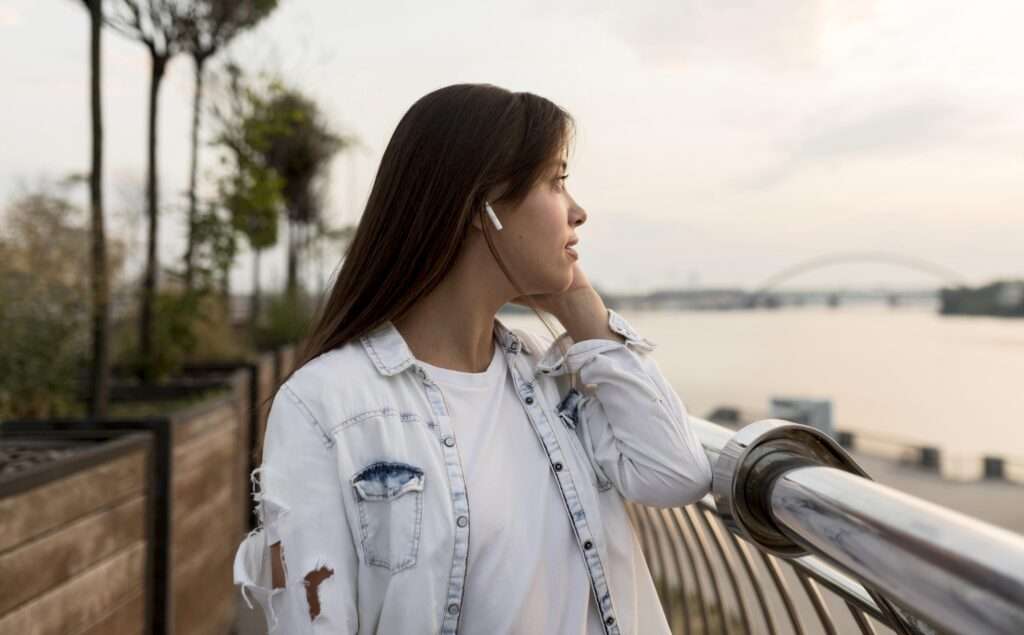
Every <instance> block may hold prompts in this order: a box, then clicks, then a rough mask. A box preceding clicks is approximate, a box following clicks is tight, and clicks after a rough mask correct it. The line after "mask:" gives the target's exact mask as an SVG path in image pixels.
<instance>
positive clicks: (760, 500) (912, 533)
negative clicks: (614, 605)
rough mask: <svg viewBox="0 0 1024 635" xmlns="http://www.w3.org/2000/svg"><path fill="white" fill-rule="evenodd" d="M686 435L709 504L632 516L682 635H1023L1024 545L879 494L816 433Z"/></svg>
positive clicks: (795, 429)
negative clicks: (697, 449)
mask: <svg viewBox="0 0 1024 635" xmlns="http://www.w3.org/2000/svg"><path fill="white" fill-rule="evenodd" d="M691 422H692V423H693V425H694V426H695V428H696V430H697V433H698V436H700V438H701V441H702V443H703V444H704V448H705V451H706V452H707V454H708V458H709V459H710V460H711V463H712V465H713V466H714V471H715V476H714V485H713V488H712V489H713V491H712V494H713V495H708V496H706V497H705V498H704V499H703V500H701V501H700V502H698V503H696V504H694V505H690V506H688V507H685V508H674V509H659V508H653V507H646V506H643V505H639V504H636V503H632V502H628V503H627V505H626V508H627V511H628V512H629V514H630V517H631V519H632V521H633V524H634V526H635V527H636V530H637V535H638V537H639V540H640V543H641V547H642V549H643V551H644V554H645V556H646V558H647V562H648V564H649V566H650V569H651V574H652V576H653V578H654V580H655V583H656V586H657V589H658V594H659V597H660V598H661V600H662V604H663V606H664V607H665V612H666V615H667V616H668V618H669V623H670V625H671V627H672V632H673V633H677V634H683V633H685V634H701V635H703V634H707V635H714V634H719V633H720V634H722V635H740V634H747V633H767V634H775V633H794V634H796V635H805V634H806V635H811V634H816V633H826V634H829V635H831V634H844V633H865V634H869V635H875V634H876V633H897V634H900V635H916V634H919V633H955V634H961V633H962V634H964V635H986V634H1007V635H1019V634H1024V536H1020V535H1018V534H1015V533H1012V532H1009V531H1006V530H1003V529H999V528H996V527H993V526H991V525H988V524H986V523H982V522H980V521H978V520H975V519H973V518H970V517H968V516H964V515H962V514H958V513H956V512H953V511H950V510H948V509H945V508H943V507H940V506H938V505H934V504H932V503H928V502H925V501H922V500H920V499H917V498H914V497H912V496H908V495H907V494H904V493H902V492H899V491H897V490H894V489H891V488H888V487H885V486H882V485H880V484H878V483H875V482H873V481H871V480H870V478H869V477H867V475H866V474H864V473H863V471H861V470H860V468H859V467H858V466H857V465H856V463H855V462H854V461H853V460H852V459H850V457H849V455H847V454H846V452H845V451H844V450H843V449H842V448H841V447H840V446H839V445H838V444H836V443H835V442H834V441H832V439H831V438H829V437H828V436H827V435H825V434H823V433H821V432H819V431H817V430H815V429H814V428H810V427H809V426H804V425H800V424H794V423H790V422H785V421H780V420H766V421H760V422H757V423H753V424H750V425H749V426H746V427H745V428H742V429H741V430H739V431H738V432H735V433H734V432H733V431H732V430H729V429H727V428H724V427H722V426H719V425H716V424H714V423H710V422H708V421H704V420H702V419H697V418H691ZM1021 507H1022V510H1024V500H1022V501H1021Z"/></svg>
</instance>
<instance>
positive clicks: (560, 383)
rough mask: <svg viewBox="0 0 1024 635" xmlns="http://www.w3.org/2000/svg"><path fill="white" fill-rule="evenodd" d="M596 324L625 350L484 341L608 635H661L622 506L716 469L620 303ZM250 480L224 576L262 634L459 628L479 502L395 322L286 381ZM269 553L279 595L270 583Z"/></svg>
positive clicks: (653, 499) (437, 402) (669, 492)
mask: <svg viewBox="0 0 1024 635" xmlns="http://www.w3.org/2000/svg"><path fill="white" fill-rule="evenodd" d="M608 325H609V327H610V328H611V329H612V330H613V331H614V332H616V333H618V334H620V335H622V336H623V338H624V340H625V341H624V343H623V342H622V341H612V340H606V339H591V340H584V341H581V342H574V341H573V340H572V339H571V338H570V336H569V334H568V333H563V334H562V335H561V336H560V337H559V338H558V341H554V342H553V341H552V340H551V338H550V337H538V336H536V335H533V334H531V333H528V332H526V331H523V330H519V329H516V330H512V329H510V328H508V327H506V326H505V324H504V323H502V322H501V320H499V319H496V320H495V326H494V330H495V336H496V342H497V344H498V345H500V346H501V350H502V354H503V355H505V359H506V361H507V362H508V369H509V372H510V373H511V374H512V380H513V384H514V386H515V388H516V392H517V394H518V396H519V398H520V401H521V402H522V406H523V409H524V410H525V412H526V414H527V416H528V419H529V421H530V424H531V426H532V428H533V430H534V432H535V433H536V435H537V437H538V439H539V441H540V442H541V444H542V445H543V448H544V450H545V452H546V454H547V457H548V462H549V464H550V470H551V477H552V478H553V479H555V481H556V482H557V484H558V487H559V489H560V491H561V494H562V498H563V501H564V503H565V511H566V514H567V515H568V518H569V521H570V526H571V527H572V530H573V532H574V534H575V537H576V542H577V544H578V546H579V553H580V557H581V558H582V559H583V560H584V563H585V565H586V568H587V573H588V577H589V580H590V589H591V593H592V594H593V598H594V600H595V602H596V604H597V606H598V607H599V609H598V610H599V612H600V614H601V617H602V619H603V623H604V627H605V632H606V633H608V634H609V635H616V634H620V633H621V634H629V635H633V634H642V635H648V634H650V633H668V632H669V630H668V626H667V624H666V621H665V616H664V613H663V611H662V609H661V606H660V604H659V603H658V599H657V595H656V593H655V590H654V586H653V583H652V580H651V575H650V571H649V569H648V567H647V563H646V562H645V560H644V557H643V554H642V552H641V551H640V545H639V543H638V541H637V538H636V536H635V534H634V531H633V527H632V525H631V523H630V520H629V516H628V515H627V512H626V509H625V506H624V500H623V499H630V500H633V501H636V502H639V503H642V504H645V505H649V506H654V507H676V506H683V505H688V504H690V503H693V502H695V501H697V500H699V499H700V498H702V497H703V496H704V495H705V494H706V493H707V492H708V491H709V489H710V485H711V467H710V465H709V463H708V459H707V457H706V455H705V454H704V452H703V450H702V448H701V445H700V442H699V441H698V439H697V437H696V435H695V433H694V431H693V430H692V428H691V426H690V425H689V423H688V421H687V413H686V410H685V407H684V405H683V403H682V401H681V400H680V399H679V396H678V395H677V394H676V392H675V391H674V390H673V389H672V387H671V386H670V385H669V384H668V382H667V381H666V380H665V378H664V377H663V376H662V374H661V372H660V370H659V368H658V366H657V364H656V363H655V361H654V359H653V357H651V356H650V352H651V351H652V350H654V348H655V343H654V342H652V341H651V340H649V339H647V338H645V337H643V336H641V335H640V334H639V333H637V332H636V331H635V330H634V328H633V327H632V326H631V325H630V324H629V323H628V322H627V321H626V320H625V318H623V317H622V316H621V315H619V314H618V313H617V312H615V311H614V310H610V309H609V311H608ZM560 343H561V344H566V345H568V349H567V353H566V354H565V355H564V356H563V355H562V354H561V350H560V348H559V346H558V345H559V344H560ZM570 372H578V373H579V380H580V381H579V384H581V385H580V386H579V387H578V388H576V389H570V385H569V375H568V374H569V373H570ZM509 478H515V475H514V474H509ZM257 481H258V485H259V488H258V490H259V491H254V499H255V501H256V503H257V505H256V509H257V514H258V517H259V520H260V523H259V527H258V528H257V529H256V530H254V531H253V532H251V533H250V534H249V535H248V536H247V537H246V538H245V539H244V540H243V542H242V544H241V545H240V546H239V548H238V551H237V553H236V556H235V563H234V579H235V583H236V584H239V585H241V590H242V595H243V597H244V598H245V600H246V601H247V602H248V603H249V605H250V607H251V606H252V603H251V602H252V600H255V601H256V602H257V603H259V604H260V605H261V606H262V608H263V610H264V613H265V615H266V618H267V622H268V627H269V630H270V632H271V633H288V634H290V635H294V634H301V633H357V634H360V635H361V634H369V633H402V634H405V633H441V634H444V635H449V634H455V633H459V632H460V630H459V616H460V612H461V608H462V600H463V590H464V588H465V586H466V570H467V564H468V563H467V560H468V553H469V541H470V540H471V539H472V530H473V522H472V520H473V516H472V512H473V508H472V506H471V504H470V501H469V493H468V492H467V488H466V483H465V480H464V476H463V469H462V462H461V457H460V455H459V445H458V440H457V439H456V438H455V435H454V433H453V428H452V423H451V421H450V419H449V416H448V411H447V408H446V405H445V397H444V393H443V392H442V390H441V388H440V386H439V385H438V384H436V383H434V382H433V381H432V380H431V378H430V375H429V373H428V372H427V371H426V369H425V368H424V367H423V366H422V365H420V364H419V363H418V362H417V360H416V359H415V357H413V355H412V352H411V351H410V350H409V347H408V346H407V344H406V342H405V340H404V339H403V337H402V336H401V334H400V333H399V331H398V330H397V329H396V328H395V327H394V325H393V324H392V323H391V322H385V323H384V324H383V325H382V326H380V327H378V328H376V329H375V330H373V331H372V332H370V333H368V334H366V335H364V336H363V337H361V338H359V340H358V341H352V342H349V343H348V344H346V345H344V346H342V347H340V348H338V349H335V350H333V351H330V352H328V353H325V354H323V355H321V356H319V357H317V358H316V359H314V360H312V361H310V362H309V363H307V364H306V365H304V366H303V367H302V368H300V369H299V370H298V371H296V372H295V373H294V374H293V375H292V376H291V378H290V379H289V380H288V381H287V382H286V383H285V384H284V385H283V386H282V387H281V388H280V390H279V391H278V392H277V394H276V395H275V398H274V401H273V405H272V407H271V410H270V415H269V419H268V423H267V430H266V436H265V440H264V453H263V462H262V465H261V466H260V467H259V468H257V469H256V470H255V471H254V473H253V482H254V485H255V484H257ZM532 511H533V510H530V509H523V510H521V513H522V516H523V522H529V516H530V514H531V512H532ZM277 542H280V544H281V552H282V560H283V561H284V571H285V586H284V588H273V585H272V584H271V564H270V546H271V545H273V544H275V543H277ZM495 591H496V592H500V589H498V588H496V589H495Z"/></svg>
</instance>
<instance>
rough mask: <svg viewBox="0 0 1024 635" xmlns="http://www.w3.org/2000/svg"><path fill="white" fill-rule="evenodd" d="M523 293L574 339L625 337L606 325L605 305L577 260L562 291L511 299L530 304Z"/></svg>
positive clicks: (615, 339)
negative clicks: (571, 277)
mask: <svg viewBox="0 0 1024 635" xmlns="http://www.w3.org/2000/svg"><path fill="white" fill-rule="evenodd" d="M525 297H529V298H530V299H531V300H533V301H534V302H535V303H536V304H537V306H538V307H539V308H541V309H543V310H544V311H547V312H548V313H550V314H552V315H554V316H555V317H556V318H558V321H559V322H561V323H562V326H563V327H565V330H566V332H568V333H569V336H570V337H572V339H573V341H574V342H582V341H584V340H590V339H606V340H612V341H616V342H624V341H625V339H624V338H623V337H622V336H621V335H619V334H618V333H615V332H614V331H612V330H611V329H610V328H609V327H608V308H607V307H606V306H605V304H604V300H602V299H601V296H600V295H598V293H597V291H595V290H594V287H593V286H591V284H590V280H588V279H587V275H586V274H585V273H583V269H581V268H580V265H579V263H578V262H577V263H576V264H574V265H573V280H572V284H571V285H569V288H568V289H566V290H565V291H562V292H560V293H538V294H534V295H530V296H519V297H517V298H515V299H513V300H512V303H514V304H519V305H522V306H530V305H528V304H526V302H525V300H524V299H523V298H525Z"/></svg>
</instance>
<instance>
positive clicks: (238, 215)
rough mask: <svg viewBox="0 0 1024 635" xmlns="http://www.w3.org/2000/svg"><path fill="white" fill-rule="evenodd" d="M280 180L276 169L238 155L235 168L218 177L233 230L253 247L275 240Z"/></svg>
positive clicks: (272, 243) (279, 202) (222, 198)
mask: <svg viewBox="0 0 1024 635" xmlns="http://www.w3.org/2000/svg"><path fill="white" fill-rule="evenodd" d="M282 184H283V181H282V180H281V177H279V176H278V175H277V172H275V171H273V170H271V169H268V168H265V167H263V166H261V165H259V164H258V163H253V162H252V161H248V160H247V159H246V158H245V157H240V161H239V166H238V169H237V171H235V172H234V173H233V174H230V175H228V176H227V177H226V178H225V179H223V180H222V181H221V184H220V195H221V204H222V205H223V206H224V207H225V209H227V210H228V213H229V214H230V216H231V224H232V226H233V227H234V228H235V230H236V231H237V232H238V233H240V234H242V235H243V236H245V237H246V239H247V240H248V241H249V246H250V247H252V248H253V249H255V250H260V249H267V248H269V247H273V246H274V245H275V244H276V243H277V225H278V223H277V217H278V213H279V210H280V209H281V202H282V201H281V188H282Z"/></svg>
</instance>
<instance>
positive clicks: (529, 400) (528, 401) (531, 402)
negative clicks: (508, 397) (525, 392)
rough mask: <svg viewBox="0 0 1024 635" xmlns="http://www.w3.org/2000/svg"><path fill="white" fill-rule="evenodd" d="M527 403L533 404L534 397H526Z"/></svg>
mask: <svg viewBox="0 0 1024 635" xmlns="http://www.w3.org/2000/svg"><path fill="white" fill-rule="evenodd" d="M526 404H527V405H531V404H533V397H527V398H526Z"/></svg>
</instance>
